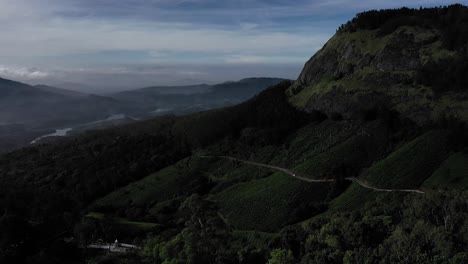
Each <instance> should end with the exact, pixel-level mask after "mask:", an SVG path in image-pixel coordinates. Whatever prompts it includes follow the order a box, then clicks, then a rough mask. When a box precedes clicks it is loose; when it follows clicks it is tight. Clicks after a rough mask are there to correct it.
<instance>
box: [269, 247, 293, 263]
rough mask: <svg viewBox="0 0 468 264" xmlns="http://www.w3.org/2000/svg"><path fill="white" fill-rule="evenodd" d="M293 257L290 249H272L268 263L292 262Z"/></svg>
mask: <svg viewBox="0 0 468 264" xmlns="http://www.w3.org/2000/svg"><path fill="white" fill-rule="evenodd" d="M293 263H294V257H293V254H292V252H291V250H286V249H274V250H273V251H272V252H271V255H270V259H269V260H268V264H293Z"/></svg>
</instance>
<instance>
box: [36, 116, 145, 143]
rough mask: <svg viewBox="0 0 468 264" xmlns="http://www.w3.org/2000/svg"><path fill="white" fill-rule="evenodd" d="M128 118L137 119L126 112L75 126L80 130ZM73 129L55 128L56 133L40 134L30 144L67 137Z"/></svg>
mask: <svg viewBox="0 0 468 264" xmlns="http://www.w3.org/2000/svg"><path fill="white" fill-rule="evenodd" d="M126 118H130V119H132V120H137V119H136V118H133V117H129V116H127V115H125V114H117V115H111V116H109V117H108V118H106V119H102V120H97V121H94V122H90V123H86V124H81V125H76V126H75V128H76V129H78V130H79V128H80V127H87V126H92V125H97V124H99V123H103V122H108V121H116V120H122V119H126ZM72 130H73V128H64V129H57V130H55V133H52V134H47V135H43V136H40V137H38V138H36V139H34V140H33V141H31V143H30V144H35V143H37V142H38V141H39V140H41V139H43V138H46V137H66V136H67V134H68V132H70V131H72Z"/></svg>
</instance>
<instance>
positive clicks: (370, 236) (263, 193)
mask: <svg viewBox="0 0 468 264" xmlns="http://www.w3.org/2000/svg"><path fill="white" fill-rule="evenodd" d="M467 14H468V8H467V7H464V6H461V5H453V6H449V7H441V8H431V9H418V10H416V9H406V8H403V9H395V10H381V11H369V12H365V13H361V14H359V15H358V16H357V17H356V18H354V19H353V20H352V21H350V22H349V23H347V24H345V25H343V26H342V27H340V29H339V30H338V32H337V34H336V35H335V36H334V37H333V38H332V39H331V40H330V41H329V42H328V43H327V44H326V45H325V46H324V48H323V49H322V50H320V51H319V52H318V53H316V54H315V55H314V56H313V57H312V59H311V60H309V62H308V63H307V64H306V65H305V67H304V70H303V71H302V74H301V75H300V77H299V79H298V80H297V81H296V82H291V81H283V82H280V83H278V84H276V85H273V86H272V87H269V88H268V89H266V90H264V91H262V92H260V93H259V94H258V95H256V96H255V97H253V98H252V99H250V100H248V101H246V102H243V103H240V104H237V105H234V106H229V107H225V108H220V109H215V110H209V111H203V112H199V113H193V114H188V115H182V116H174V115H168V116H162V117H158V118H154V119H151V120H144V121H139V122H135V123H132V124H127V125H124V126H118V127H113V128H110V129H105V130H98V131H88V132H86V133H84V134H81V135H78V136H76V137H72V138H67V139H64V140H62V141H59V142H55V143H47V144H43V145H40V146H33V147H30V148H24V149H21V150H17V151H14V152H11V153H8V154H5V155H2V156H0V208H4V213H3V216H2V217H1V218H0V232H1V234H2V239H0V261H1V262H2V263H21V262H25V263H38V262H39V263H40V262H56V263H66V262H70V263H74V262H76V263H78V262H84V261H88V262H95V263H270V264H271V263H282V264H290V263H291V264H292V263H466V262H467V261H468V255H467V253H466V248H467V246H468V238H467V236H466V233H467V231H468V230H467V226H468V205H467V201H468V193H467V190H468V171H467V169H468V168H467V166H466V164H468V128H467V124H466V119H465V115H464V112H463V111H464V110H463V106H466V104H467V101H468V98H467V97H466V86H464V83H465V77H466V76H465V75H464V74H463V69H465V68H464V67H465V66H466V63H465V62H466V61H465V60H464V59H463V58H464V57H463V56H464V54H465V53H466V51H467V49H466V43H468V42H467V40H468V34H465V33H466V28H467V27H466V24H465V23H466V22H467V20H466V18H467V17H468V16H467ZM420 30H423V32H424V34H422V35H419V33H418V34H417V36H415V35H412V36H408V34H409V33H408V32H419V31H420ZM410 35H411V34H410ZM377 36H379V37H377ZM434 36H435V37H434ZM361 37H362V39H361ZM427 38H429V40H428V39H427ZM435 38H438V39H439V40H437V42H439V44H434V42H433V40H434V39H435ZM356 39H357V40H356ZM385 39H387V40H388V41H389V43H392V45H390V46H387V44H385V45H384V43H381V42H380V41H382V40H385ZM421 39H425V41H423V43H425V44H422V43H420V40H421ZM377 44H378V45H377ZM394 45H397V47H395V46H394ZM437 45H440V46H437ZM353 46H357V47H358V48H356V47H354V48H344V47H353ZM410 47H411V48H410ZM428 48H429V49H431V50H432V53H430V54H429V55H430V57H429V58H428V59H427V60H426V61H420V59H421V57H420V56H421V54H427V52H428V50H427V49H428ZM400 51H402V52H403V54H402V53H400ZM446 51H448V52H450V54H451V55H450V56H448V57H447V56H446V55H447V54H446ZM402 55H405V57H402ZM365 58H367V59H365ZM347 65H350V66H349V67H348V66H347ZM376 69H377V70H376ZM400 70H401V71H400ZM436 73H437V74H436ZM446 76H448V77H450V78H448V79H446V78H443V77H446ZM423 77H424V78H423ZM224 85H231V83H227V84H224ZM223 87H224V86H223ZM405 90H406V93H405V92H404V91H405ZM210 93H216V92H210ZM205 95H206V94H205ZM213 97H214V98H218V95H213ZM398 98H399V99H398ZM447 104H449V105H450V106H451V107H446V105H447ZM116 238H117V239H118V241H119V242H120V243H124V244H127V243H128V244H135V245H136V246H137V248H135V249H134V250H135V251H136V252H135V251H133V252H127V253H121V254H109V253H108V251H109V250H110V251H112V250H113V251H119V250H120V251H119V252H122V251H125V248H124V247H123V246H124V245H121V247H114V246H115V244H112V245H108V244H103V243H102V242H112V243H113V242H114V241H115V240H116ZM99 247H102V248H104V249H105V250H99V249H97V248H99ZM109 247H110V248H109ZM127 247H128V246H127ZM138 247H139V248H138Z"/></svg>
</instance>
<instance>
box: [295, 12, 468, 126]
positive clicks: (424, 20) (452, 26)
mask: <svg viewBox="0 0 468 264" xmlns="http://www.w3.org/2000/svg"><path fill="white" fill-rule="evenodd" d="M449 21H450V22H449ZM467 28H468V21H467V19H466V8H464V7H463V6H459V5H454V6H450V7H448V8H445V9H421V10H413V9H407V8H404V9H396V10H386V11H371V12H365V13H362V14H359V15H358V16H357V17H356V18H354V19H353V20H352V21H350V22H348V23H347V24H345V25H343V26H342V27H341V28H340V29H339V30H338V31H337V34H336V35H335V36H333V38H331V39H330V40H329V41H328V42H327V43H326V44H325V46H324V47H323V48H322V49H321V50H320V51H319V52H317V53H316V54H315V55H314V56H313V57H312V58H311V59H310V60H309V61H308V62H307V63H306V65H305V67H304V70H303V71H302V73H301V74H300V76H299V79H298V82H297V84H296V85H295V86H294V87H292V88H291V89H290V94H291V101H292V103H293V104H294V105H296V106H298V107H300V108H302V109H306V110H314V109H315V110H320V111H324V112H327V113H332V112H335V113H340V114H343V115H344V116H345V117H355V116H356V115H359V113H360V112H361V113H362V112H366V111H369V110H371V109H375V108H379V107H382V106H385V107H388V108H390V109H392V110H394V111H397V112H398V113H400V114H402V115H403V116H404V117H407V118H409V119H411V120H413V121H415V122H418V123H420V124H424V123H427V122H430V121H431V120H434V119H437V118H442V117H444V116H453V117H455V118H457V119H461V120H464V121H468V108H467V105H466V100H460V99H461V98H465V99H466V97H467V96H468V91H467V89H466V87H467V86H468V77H467V76H468V75H467V74H466V72H468V64H467V61H468V60H467V58H468V51H467V46H466V39H467V38H468V33H467V30H466V29H467ZM350 97H351V100H350Z"/></svg>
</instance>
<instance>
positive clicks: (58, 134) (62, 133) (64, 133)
mask: <svg viewBox="0 0 468 264" xmlns="http://www.w3.org/2000/svg"><path fill="white" fill-rule="evenodd" d="M72 130H73V128H64V129H56V130H55V133H52V134H47V135H44V136H40V137H38V138H36V139H35V140H33V141H31V143H30V144H36V143H37V142H38V141H39V140H41V139H43V138H46V137H66V136H67V134H68V132H70V131H72Z"/></svg>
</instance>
